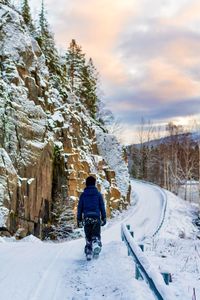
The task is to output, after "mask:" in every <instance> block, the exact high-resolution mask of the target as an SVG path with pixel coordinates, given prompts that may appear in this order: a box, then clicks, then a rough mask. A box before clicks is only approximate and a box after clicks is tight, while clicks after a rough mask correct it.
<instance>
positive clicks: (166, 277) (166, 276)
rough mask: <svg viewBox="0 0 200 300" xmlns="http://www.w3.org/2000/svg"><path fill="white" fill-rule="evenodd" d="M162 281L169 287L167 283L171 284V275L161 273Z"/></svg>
mask: <svg viewBox="0 0 200 300" xmlns="http://www.w3.org/2000/svg"><path fill="white" fill-rule="evenodd" d="M161 274H162V276H163V279H164V282H165V283H166V285H169V282H171V281H170V280H171V278H170V277H171V275H170V273H161Z"/></svg>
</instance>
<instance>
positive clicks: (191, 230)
mask: <svg viewBox="0 0 200 300" xmlns="http://www.w3.org/2000/svg"><path fill="white" fill-rule="evenodd" d="M167 199H168V209H167V214H166V219H165V222H164V224H163V226H162V229H161V230H160V232H159V234H158V235H157V236H156V237H155V238H153V239H150V240H149V241H146V244H145V253H146V254H147V255H148V258H149V259H150V261H151V262H152V263H153V264H154V265H155V266H157V267H158V269H160V271H161V272H165V271H167V272H169V273H171V275H172V283H170V286H171V287H172V289H173V290H174V294H175V295H176V299H180V300H188V299H191V300H192V295H193V289H194V288H195V293H196V299H200V240H198V239H197V238H196V236H197V228H196V227H195V226H194V225H193V224H192V220H193V218H194V215H195V213H196V211H197V209H196V206H195V205H190V204H188V203H187V202H185V201H183V200H181V199H180V198H178V197H176V196H175V195H173V194H172V193H170V192H167ZM194 299H195V298H194Z"/></svg>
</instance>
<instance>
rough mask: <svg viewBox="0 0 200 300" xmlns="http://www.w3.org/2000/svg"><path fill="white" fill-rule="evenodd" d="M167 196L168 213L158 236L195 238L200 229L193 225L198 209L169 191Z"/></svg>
mask: <svg viewBox="0 0 200 300" xmlns="http://www.w3.org/2000/svg"><path fill="white" fill-rule="evenodd" d="M166 194H167V211H166V218H165V222H164V224H163V226H162V228H161V230H160V232H159V234H158V237H160V238H162V237H164V238H169V239H171V238H194V237H195V236H196V235H197V232H198V229H197V227H196V226H195V225H194V224H193V220H194V215H195V214H197V211H198V207H197V206H196V205H195V204H191V203H188V202H186V201H184V200H182V199H180V198H179V197H177V196H175V195H174V194H172V193H171V192H169V191H166Z"/></svg>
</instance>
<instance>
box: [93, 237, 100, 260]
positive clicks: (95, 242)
mask: <svg viewBox="0 0 200 300" xmlns="http://www.w3.org/2000/svg"><path fill="white" fill-rule="evenodd" d="M101 247H102V244H101V241H100V240H99V239H98V238H97V237H95V238H94V239H93V240H92V253H93V257H94V258H98V257H99V253H100V252H101Z"/></svg>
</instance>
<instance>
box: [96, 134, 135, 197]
mask: <svg viewBox="0 0 200 300" xmlns="http://www.w3.org/2000/svg"><path fill="white" fill-rule="evenodd" d="M96 136H97V146H98V150H99V153H100V155H101V156H103V158H104V159H105V161H106V163H107V164H108V165H109V166H110V167H111V168H112V169H113V170H114V171H115V175H116V182H117V186H118V188H119V190H120V192H121V194H122V196H124V197H126V196H127V193H128V189H129V185H130V178H129V173H128V167H127V164H126V163H125V161H124V159H123V148H122V146H121V145H120V144H119V142H118V141H117V138H116V137H115V136H114V135H112V134H106V133H104V132H102V131H99V130H97V129H96Z"/></svg>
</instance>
